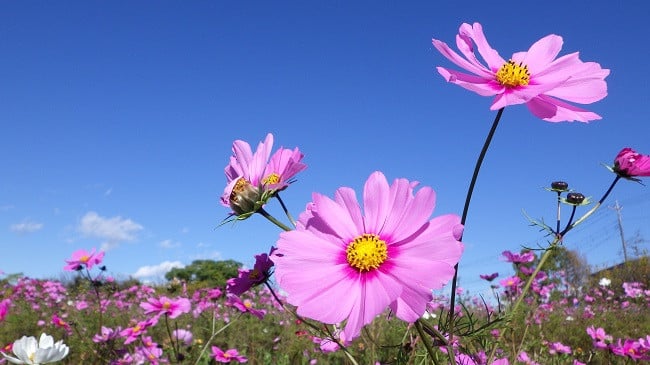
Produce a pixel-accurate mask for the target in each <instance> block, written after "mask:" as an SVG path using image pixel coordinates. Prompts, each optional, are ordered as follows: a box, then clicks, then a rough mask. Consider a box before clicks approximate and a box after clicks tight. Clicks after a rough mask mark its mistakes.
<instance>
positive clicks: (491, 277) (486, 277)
mask: <svg viewBox="0 0 650 365" xmlns="http://www.w3.org/2000/svg"><path fill="white" fill-rule="evenodd" d="M479 276H480V277H481V279H483V280H487V281H492V280H494V279H496V278H497V277H498V276H499V273H498V272H493V273H492V274H481V275H479Z"/></svg>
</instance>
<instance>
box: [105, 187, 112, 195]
mask: <svg viewBox="0 0 650 365" xmlns="http://www.w3.org/2000/svg"><path fill="white" fill-rule="evenodd" d="M112 192H113V188H108V190H106V191H105V192H104V196H109V195H111V193H112Z"/></svg>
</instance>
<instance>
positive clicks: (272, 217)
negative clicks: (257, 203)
mask: <svg viewBox="0 0 650 365" xmlns="http://www.w3.org/2000/svg"><path fill="white" fill-rule="evenodd" d="M257 213H260V214H261V215H262V216H263V217H264V218H266V219H268V220H269V221H271V223H273V224H275V225H276V226H278V227H280V228H281V229H283V230H285V231H291V230H292V229H291V228H289V227H287V226H286V225H285V224H284V223H282V222H280V221H279V220H277V219H276V218H275V217H274V216H272V215H270V214H269V213H268V212H267V211H266V210H264V208H260V209H259V210H258V211H257Z"/></svg>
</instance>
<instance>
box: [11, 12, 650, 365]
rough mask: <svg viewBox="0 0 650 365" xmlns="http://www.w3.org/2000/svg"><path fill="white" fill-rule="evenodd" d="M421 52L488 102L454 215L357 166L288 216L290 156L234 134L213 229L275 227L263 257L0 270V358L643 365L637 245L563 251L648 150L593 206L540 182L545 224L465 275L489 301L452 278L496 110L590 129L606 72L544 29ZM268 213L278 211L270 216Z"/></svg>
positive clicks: (564, 186)
mask: <svg viewBox="0 0 650 365" xmlns="http://www.w3.org/2000/svg"><path fill="white" fill-rule="evenodd" d="M432 42H433V48H435V50H437V51H438V52H439V53H440V55H441V56H443V57H444V58H445V59H446V60H448V61H450V62H452V63H453V64H454V65H455V66H457V67H459V68H461V69H462V70H463V71H458V70H455V69H451V68H446V67H442V66H439V67H438V68H437V71H438V73H439V74H440V75H441V76H442V77H443V78H444V80H445V81H447V82H448V83H450V84H454V85H457V86H460V87H462V88H464V89H467V90H470V91H472V92H475V93H477V94H479V95H481V96H490V97H493V100H492V104H491V106H490V109H491V110H493V111H496V115H495V116H494V121H493V123H492V128H491V130H490V132H489V133H488V135H487V137H486V139H485V141H484V145H483V148H482V150H481V152H480V154H479V156H478V158H477V160H476V165H475V167H474V170H473V174H472V178H471V182H470V183H469V187H468V190H467V195H466V198H465V203H464V208H463V210H462V213H461V214H443V215H439V214H438V212H436V202H437V193H436V191H435V190H434V189H433V188H432V187H430V186H429V185H428V184H427V183H422V184H421V183H420V182H418V181H415V180H411V179H407V178H402V177H398V178H394V179H393V180H389V179H388V178H387V176H386V175H385V174H384V172H382V171H373V172H371V173H370V174H369V176H368V178H367V179H366V180H365V183H364V184H363V187H362V189H360V190H359V191H355V190H354V189H352V188H350V187H346V186H341V187H339V188H338V189H336V190H335V192H334V193H333V194H332V195H325V194H321V193H318V192H313V193H312V195H311V201H309V202H308V203H307V204H306V205H305V209H304V211H302V212H300V213H299V214H298V215H296V218H295V219H294V215H292V214H291V213H290V212H289V210H288V209H287V207H286V205H285V203H284V201H283V200H282V198H281V194H285V193H287V194H288V193H290V192H291V186H292V184H294V183H295V182H296V181H297V180H296V177H297V176H298V175H299V174H301V173H303V171H305V170H306V168H307V164H306V163H305V162H304V161H303V158H304V154H303V152H302V150H301V149H299V148H298V147H295V148H291V149H290V148H284V147H280V148H276V149H275V150H274V142H275V138H276V136H274V134H272V133H268V134H266V136H265V137H264V139H263V140H262V141H260V142H259V143H258V145H257V148H255V149H254V148H253V147H252V146H251V145H250V144H249V142H246V141H243V140H235V141H234V142H233V144H232V155H231V156H229V158H228V159H227V163H226V166H225V168H224V175H225V185H224V186H225V188H224V189H223V192H222V193H221V196H220V203H221V205H223V207H224V208H225V209H227V211H228V212H229V213H228V216H227V218H226V219H224V220H223V221H222V223H221V224H222V225H223V224H225V223H233V222H234V223H236V225H237V227H236V228H237V229H240V226H242V225H246V224H247V222H245V221H246V220H247V219H249V218H251V217H253V216H255V217H256V218H262V219H266V220H267V221H268V223H269V224H271V225H273V226H275V227H274V228H277V229H278V230H279V232H280V233H279V234H278V235H277V237H274V238H273V240H272V242H273V244H272V245H271V247H270V248H269V250H268V251H267V252H268V253H261V254H258V255H256V256H255V264H254V266H253V267H252V268H245V267H241V264H238V263H237V267H236V269H232V272H230V273H229V274H225V269H223V270H222V271H223V272H215V273H214V274H215V276H216V275H217V274H218V276H220V278H221V279H223V280H222V281H223V282H224V283H223V284H218V285H217V284H214V283H212V282H211V281H209V280H203V279H198V278H199V277H205V276H206V275H198V274H200V273H197V272H194V273H193V274H187V273H186V274H187V275H185V276H183V277H179V276H174V275H172V276H169V277H167V279H168V281H167V282H166V283H164V284H159V285H147V284H145V283H142V282H139V281H137V280H135V279H127V280H116V279H115V278H113V277H111V276H110V274H109V273H110V271H109V269H108V268H109V267H110V266H111V253H110V252H105V251H104V250H96V249H95V248H92V249H90V250H86V249H79V250H76V251H74V252H71V253H70V256H69V258H68V259H67V260H65V262H59V263H52V265H60V267H61V270H62V271H64V272H66V274H67V275H69V276H68V277H67V278H66V279H62V280H47V279H35V278H29V277H23V276H22V275H14V274H5V273H2V276H0V346H2V351H1V352H0V354H1V357H0V364H6V363H12V364H47V363H56V362H59V363H63V364H110V365H117V364H194V365H199V364H203V365H206V364H218V363H249V364H269V365H270V364H281V365H282V364H310V365H311V364H353V365H358V364H372V365H389V364H395V365H398V364H404V365H406V364H415V365H419V364H460V365H477V364H480V365H483V364H486V365H487V364H501V365H503V364H527V365H533V364H573V365H579V364H629V363H644V362H649V361H650V262H649V260H648V257H647V253H646V252H640V253H639V252H637V253H636V257H635V258H634V259H632V260H629V261H628V260H627V254H625V263H623V264H622V265H619V266H617V267H613V268H609V269H608V270H602V271H599V272H594V273H592V272H590V270H589V269H590V268H588V267H585V265H582V266H581V265H580V264H579V262H577V261H575V260H574V258H575V257H574V256H573V255H574V253H573V252H572V251H570V250H568V249H567V248H566V247H565V246H564V239H565V237H566V236H567V235H570V234H571V232H572V230H573V229H574V228H576V227H577V226H579V225H581V224H582V223H583V222H585V221H586V220H588V219H590V217H592V215H593V214H594V213H595V212H596V211H597V210H599V209H600V208H602V206H603V204H604V203H605V201H606V200H607V198H608V197H609V196H610V193H611V192H612V190H613V189H614V188H615V187H616V185H617V184H619V183H624V182H626V183H640V182H641V181H642V180H641V179H642V178H644V177H647V176H650V156H648V155H644V154H642V153H639V152H636V151H635V150H634V149H632V148H630V147H625V148H622V149H621V150H620V152H619V153H618V154H617V155H616V156H613V159H612V163H611V165H606V168H607V170H609V172H607V173H611V176H612V177H613V180H612V182H611V183H610V184H609V185H608V186H606V187H605V189H603V193H602V195H601V196H600V197H599V198H598V200H595V199H593V200H592V199H591V198H589V197H586V196H585V195H583V194H582V193H579V192H576V191H573V190H571V189H570V188H569V184H568V183H567V182H565V181H553V182H552V183H551V184H550V186H549V187H547V188H546V190H547V191H548V192H549V193H550V196H551V198H552V202H553V204H555V203H557V216H556V217H555V219H551V220H550V221H551V222H552V223H545V221H544V219H541V218H540V219H539V220H537V219H533V218H529V223H530V225H531V226H533V227H535V228H537V229H539V231H541V232H544V234H545V237H546V242H545V243H544V244H542V245H540V246H538V247H535V248H531V247H523V248H520V247H517V248H516V249H515V248H513V250H512V251H510V250H507V251H504V252H502V253H501V255H502V259H503V261H505V262H507V263H508V265H509V266H510V267H508V268H507V270H504V271H503V272H494V273H483V274H481V275H480V278H481V279H482V280H484V285H485V287H486V288H489V290H491V294H490V295H489V296H485V295H477V294H475V293H470V292H465V290H464V289H463V288H462V287H461V286H460V283H461V282H460V281H459V262H460V261H461V259H462V257H463V254H464V252H465V250H466V249H467V246H466V245H465V243H464V242H463V235H464V233H465V232H466V231H467V230H468V229H472V224H471V221H470V222H468V214H469V210H470V209H469V208H470V201H471V199H472V195H473V194H474V187H475V183H476V181H477V179H478V176H479V171H480V169H481V165H482V162H483V159H484V157H485V156H486V154H487V151H488V148H489V146H490V144H491V141H492V137H493V135H494V133H495V132H496V130H497V127H498V123H499V121H500V120H501V117H502V113H503V111H504V109H505V108H506V107H516V106H518V105H522V104H523V105H525V106H526V107H527V108H528V110H529V111H530V112H531V113H532V115H533V116H535V117H536V118H539V119H541V120H543V121H546V122H551V123H559V122H574V121H575V122H582V123H588V122H591V121H595V120H598V119H601V118H603V117H602V116H601V115H599V114H596V113H594V112H591V111H589V110H587V109H583V107H582V106H577V105H576V104H582V105H586V104H591V103H595V102H597V101H600V100H601V99H603V98H605V97H606V96H607V82H606V81H605V79H606V78H607V77H608V75H609V73H610V70H609V69H605V68H602V67H601V66H600V64H599V63H596V62H593V61H583V60H582V59H581V58H580V55H579V53H578V52H573V53H569V54H566V55H562V56H560V55H559V53H560V51H561V49H562V46H563V38H562V37H560V36H559V35H555V34H550V35H547V36H545V37H543V38H541V39H540V40H538V41H536V42H534V43H533V44H532V45H531V46H530V47H529V49H528V50H527V51H521V52H515V53H513V54H512V56H511V57H510V58H509V59H504V58H502V57H501V56H500V55H499V53H498V52H497V51H496V50H495V49H493V48H491V46H490V45H489V43H488V40H487V37H486V35H485V34H484V32H483V27H482V25H481V24H480V23H473V24H467V23H464V24H462V25H461V26H460V27H459V30H458V34H457V36H456V47H457V48H458V53H457V52H456V51H455V50H453V49H452V48H451V47H450V46H449V45H448V44H447V43H445V42H444V41H442V40H438V39H433V41H432ZM466 72H467V73H466ZM272 204H277V206H276V207H279V208H278V209H275V210H271V209H269V207H270V206H271V205H272ZM280 209H281V212H282V213H284V216H281V217H276V216H274V215H272V214H270V213H269V212H270V211H273V212H276V211H277V212H280ZM563 209H564V210H569V212H570V214H568V219H567V218H566V216H565V215H561V214H560V211H561V210H563ZM561 217H564V219H561ZM547 221H548V220H547ZM170 245H172V244H171V242H167V246H170ZM483 249H486V250H487V249H489V248H483ZM204 263H205V262H204ZM206 267H207V266H206ZM221 267H222V268H226V267H227V265H225V266H221ZM170 270H171V271H168V274H169V273H173V272H175V273H179V272H182V269H181V268H178V267H175V268H172V269H170ZM173 270H177V271H173ZM220 270H221V269H220ZM235 270H236V273H235ZM207 276H209V275H207ZM208 279H210V278H208ZM213 279H214V278H213Z"/></svg>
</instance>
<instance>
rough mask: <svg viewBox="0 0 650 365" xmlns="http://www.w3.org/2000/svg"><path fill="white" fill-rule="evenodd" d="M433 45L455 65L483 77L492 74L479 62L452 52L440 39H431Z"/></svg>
mask: <svg viewBox="0 0 650 365" xmlns="http://www.w3.org/2000/svg"><path fill="white" fill-rule="evenodd" d="M432 43H433V46H434V47H435V48H436V49H437V50H438V51H439V52H440V53H442V55H443V56H445V57H446V58H447V59H448V60H449V61H451V62H453V63H454V64H455V65H456V66H458V67H460V68H462V69H465V70H467V71H469V72H471V73H473V74H476V75H479V76H480V77H483V78H489V77H490V76H491V75H493V72H492V71H490V70H489V69H487V68H486V67H485V66H483V65H481V64H474V63H472V62H470V61H468V60H466V59H464V58H462V57H461V56H460V55H458V53H456V52H454V51H453V50H452V49H451V48H449V46H448V45H447V44H446V43H445V42H442V41H439V40H437V39H433V40H432Z"/></svg>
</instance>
